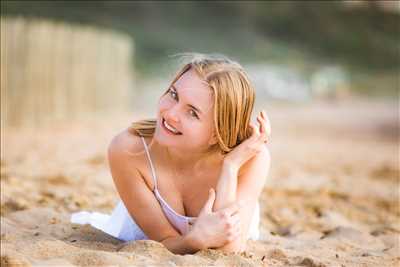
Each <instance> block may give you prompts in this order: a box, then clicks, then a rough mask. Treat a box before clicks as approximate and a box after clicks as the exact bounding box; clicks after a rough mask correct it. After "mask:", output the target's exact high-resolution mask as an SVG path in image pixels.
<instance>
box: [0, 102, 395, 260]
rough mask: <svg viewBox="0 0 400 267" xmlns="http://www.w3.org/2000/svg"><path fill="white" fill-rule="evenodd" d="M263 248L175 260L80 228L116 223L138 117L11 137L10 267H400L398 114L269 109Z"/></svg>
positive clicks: (316, 106) (4, 235)
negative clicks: (115, 164)
mask: <svg viewBox="0 0 400 267" xmlns="http://www.w3.org/2000/svg"><path fill="white" fill-rule="evenodd" d="M261 106H262V107H265V109H266V110H267V112H268V113H269V116H270V119H271V121H272V137H271V143H270V145H269V146H270V150H271V154H272V166H271V172H270V175H269V178H268V181H267V184H266V187H265V188H264V190H263V193H262V196H261V201H260V204H261V225H260V231H261V239H260V240H259V241H249V242H248V249H247V251H246V252H245V253H240V254H235V253H222V252H219V251H215V250H203V251H199V252H198V253H196V254H194V255H185V256H181V255H174V254H172V253H171V252H169V251H168V250H167V249H166V248H165V247H164V246H163V245H162V244H160V243H158V242H155V241H136V242H128V243H123V242H121V241H119V240H117V239H115V238H113V237H110V236H108V235H107V234H105V233H103V232H101V231H98V230H96V229H93V228H92V227H90V226H88V225H86V226H80V225H73V224H71V223H69V216H70V214H71V213H72V212H75V211H80V210H92V211H99V212H105V213H110V212H111V211H112V208H113V207H114V205H115V204H116V203H117V200H118V195H117V193H116V191H115V188H114V186H113V183H112V179H111V176H110V173H109V171H108V166H107V160H106V148H107V145H108V143H109V141H110V139H111V138H112V137H113V135H115V134H116V133H117V132H118V131H120V130H121V129H123V128H124V127H126V125H128V124H129V122H130V121H131V120H132V119H135V118H139V117H144V114H141V115H138V114H136V113H135V114H134V115H122V114H121V115H120V116H118V117H103V118H101V119H91V120H90V121H82V122H79V123H78V122H75V123H69V124H66V123H63V124H61V123H58V124H53V125H52V126H48V127H45V128H43V129H40V130H33V129H24V130H21V129H2V144H1V150H2V151H1V266H309V267H316V266H400V246H399V239H400V207H399V189H400V188H399V184H400V177H399V113H398V107H397V104H396V103H388V102H371V101H365V100H362V101H361V100H351V101H350V100H348V101H342V102H315V103H313V104H296V105H293V104H288V103H286V104H285V103H269V104H264V105H261Z"/></svg>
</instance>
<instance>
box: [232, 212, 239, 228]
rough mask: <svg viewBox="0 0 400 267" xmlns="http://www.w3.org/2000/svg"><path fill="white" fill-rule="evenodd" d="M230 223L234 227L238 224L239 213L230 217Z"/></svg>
mask: <svg viewBox="0 0 400 267" xmlns="http://www.w3.org/2000/svg"><path fill="white" fill-rule="evenodd" d="M230 222H231V223H232V225H236V224H238V223H240V215H239V212H237V213H235V214H234V215H232V216H231V218H230Z"/></svg>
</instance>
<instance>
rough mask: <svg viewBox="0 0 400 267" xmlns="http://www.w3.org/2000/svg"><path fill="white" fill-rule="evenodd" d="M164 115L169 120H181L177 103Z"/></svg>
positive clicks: (174, 121) (176, 121)
mask: <svg viewBox="0 0 400 267" xmlns="http://www.w3.org/2000/svg"><path fill="white" fill-rule="evenodd" d="M164 117H165V119H166V120H167V121H168V122H173V123H178V122H179V114H178V108H177V105H175V106H174V107H171V108H170V109H169V110H167V112H165V115H164Z"/></svg>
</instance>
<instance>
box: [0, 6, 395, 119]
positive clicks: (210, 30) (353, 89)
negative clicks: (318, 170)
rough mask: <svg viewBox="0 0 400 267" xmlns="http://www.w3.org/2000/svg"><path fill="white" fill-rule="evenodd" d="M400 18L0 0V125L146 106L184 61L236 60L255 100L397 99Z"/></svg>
mask: <svg viewBox="0 0 400 267" xmlns="http://www.w3.org/2000/svg"><path fill="white" fill-rule="evenodd" d="M399 17H400V7H399V3H398V2H397V1H329V2H325V1H321V2H318V1H313V2H307V1H306V2H302V1H293V2H291V1H284V2H274V1H272V2H257V1H255V2H251V1H250V2H247V1H246V2H241V1H237V2H201V1H200V2H197V1H193V2H190V1H184V2H179V1H178V2H162V1H160V2H157V1H153V2H146V1H137V2H129V1H57V2H54V1H33V2H30V1H2V3H1V18H2V22H1V25H2V26H1V27H2V28H1V29H2V30H1V32H2V43H1V44H2V54H1V58H2V60H1V64H2V65H1V66H2V68H1V69H2V79H1V81H2V84H1V88H2V93H3V94H4V97H2V99H3V105H2V106H3V109H2V111H3V112H2V119H3V120H7V121H8V122H9V123H7V124H15V125H18V124H29V123H31V124H35V125H36V124H37V123H42V121H44V120H46V119H45V118H43V117H45V116H50V115H51V117H52V118H51V119H55V118H63V117H72V116H76V114H80V116H82V115H83V114H86V113H88V112H89V114H90V112H91V111H99V112H100V111H105V110H107V111H106V112H109V111H112V110H115V109H119V110H121V109H124V108H125V109H128V110H130V111H132V110H133V108H134V107H137V108H140V109H143V108H145V106H146V107H147V106H148V105H149V106H154V104H155V103H156V102H155V101H152V102H149V101H151V99H154V98H156V96H157V95H158V94H159V93H160V92H161V91H162V90H164V88H165V86H166V84H167V81H169V80H170V79H171V77H172V76H173V74H174V73H175V71H176V70H177V64H179V62H177V60H176V58H174V57H173V55H175V54H177V53H182V52H200V53H221V54H225V55H227V56H229V57H232V58H233V59H236V60H238V61H239V62H240V63H241V64H242V65H244V66H245V67H246V69H247V71H248V72H249V75H250V76H251V77H252V80H253V82H254V84H255V87H256V88H257V91H258V99H260V100H263V99H273V100H285V101H286V100H289V101H300V102H307V101H311V100H312V99H315V98H320V97H324V98H347V97H350V96H352V95H359V96H373V97H380V98H382V97H383V98H392V99H393V98H398V92H399V82H398V79H399V66H400V55H399V53H400V52H399V41H400V27H399ZM160 90H161V91H160ZM111 92H112V94H113V97H112V98H110V97H109V94H110V93H111ZM143 93H145V94H146V95H148V98H149V99H148V100H149V101H143V99H144V98H143V97H139V95H140V94H143ZM20 94H23V95H24V96H25V97H24V99H21V98H20ZM16 99H18V102H19V103H20V107H18V108H17V107H16V106H17V105H16V104H15V103H14V101H17V100H16ZM137 99H141V101H137V102H135V100H137ZM25 102H26V103H25ZM23 103H24V104H23ZM42 103H43V105H42ZM21 106H23V108H24V110H26V111H28V110H29V112H24V111H23V110H21V108H22V107H21ZM72 106H73V107H74V108H72ZM108 108H109V110H108ZM14 109H15V110H14ZM19 113H24V114H25V115H20V114H19ZM27 113H29V114H27ZM49 113H51V114H49ZM65 113H68V116H67V115H66V114H65ZM23 116H30V117H29V118H26V119H23V118H20V117H23ZM22 120H25V121H26V122H24V123H22V122H21V121H22Z"/></svg>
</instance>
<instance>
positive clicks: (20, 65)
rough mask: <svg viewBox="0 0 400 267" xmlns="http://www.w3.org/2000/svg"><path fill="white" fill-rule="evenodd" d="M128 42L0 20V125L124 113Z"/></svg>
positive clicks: (129, 75) (75, 28)
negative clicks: (115, 112) (96, 114)
mask: <svg viewBox="0 0 400 267" xmlns="http://www.w3.org/2000/svg"><path fill="white" fill-rule="evenodd" d="M132 53H133V40H132V39H131V38H129V37H128V36H125V35H123V34H120V33H116V32H112V31H105V30H99V29H96V28H93V27H88V26H79V25H70V24H65V23H60V22H53V21H48V20H39V19H27V18H8V17H6V18H4V17H2V18H1V124H2V126H40V125H45V124H48V123H51V122H54V121H58V120H70V119H76V118H79V117H82V116H91V114H94V113H99V112H100V113H101V112H104V113H109V112H112V111H122V110H126V109H127V108H128V105H129V102H130V101H129V99H131V93H132V89H133V88H132V87H133V81H134V73H133V69H132V68H131V62H132V60H133V54H132Z"/></svg>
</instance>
